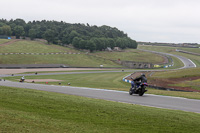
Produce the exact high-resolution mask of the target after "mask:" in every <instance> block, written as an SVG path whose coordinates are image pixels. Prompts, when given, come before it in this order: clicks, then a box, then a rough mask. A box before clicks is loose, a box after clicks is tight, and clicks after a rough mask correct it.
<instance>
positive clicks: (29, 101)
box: [0, 86, 200, 133]
mask: <svg viewBox="0 0 200 133" xmlns="http://www.w3.org/2000/svg"><path fill="white" fill-rule="evenodd" d="M0 97H1V99H0V132H12V133H15V132H16V133H17V132H68V133H72V132H73V133H74V132H77V133H79V132H80V133H83V132H87V133H93V132H96V133H102V132H104V133H110V132H118V133H119V132H123V133H125V132H126V133H128V132H143V133H151V132H152V133H155V132H185V133H188V132H192V133H198V132H199V130H200V127H199V124H200V121H199V119H200V114H197V113H190V112H183V111H175V110H168V109H158V108H152V107H144V106H139V105H132V104H125V103H117V102H110V101H104V100H98V99H91V98H84V97H78V96H72V95H64V94H58V93H51V92H43V91H36V90H27V89H20V88H11V87H2V86H0Z"/></svg>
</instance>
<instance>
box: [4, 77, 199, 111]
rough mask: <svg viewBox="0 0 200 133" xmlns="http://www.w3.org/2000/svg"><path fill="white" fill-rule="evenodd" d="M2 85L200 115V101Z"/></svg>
mask: <svg viewBox="0 0 200 133" xmlns="http://www.w3.org/2000/svg"><path fill="white" fill-rule="evenodd" d="M0 85H1V86H10V87H19V88H26V89H35V90H42V91H49V92H57V93H63V94H70V95H77V96H84V97H90V98H97V99H104V100H110V101H116V102H124V103H130V104H139V105H144V106H151V107H158V108H166V109H175V110H183V111H189V112H196V113H200V100H193V99H186V98H178V97H169V96H158V95H151V94H144V96H142V97H141V96H138V95H132V96H130V95H129V93H128V91H127V92H125V91H115V90H106V89H95V88H86V87H70V86H52V85H42V84H33V83H19V82H11V81H0Z"/></svg>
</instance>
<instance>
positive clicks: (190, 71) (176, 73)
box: [152, 68, 200, 78]
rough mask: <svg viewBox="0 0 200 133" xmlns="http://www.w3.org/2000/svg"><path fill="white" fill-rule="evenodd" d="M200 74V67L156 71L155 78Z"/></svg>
mask: <svg viewBox="0 0 200 133" xmlns="http://www.w3.org/2000/svg"><path fill="white" fill-rule="evenodd" d="M195 76H200V68H190V69H180V70H172V71H163V72H155V73H154V74H153V75H152V77H153V78H184V77H195Z"/></svg>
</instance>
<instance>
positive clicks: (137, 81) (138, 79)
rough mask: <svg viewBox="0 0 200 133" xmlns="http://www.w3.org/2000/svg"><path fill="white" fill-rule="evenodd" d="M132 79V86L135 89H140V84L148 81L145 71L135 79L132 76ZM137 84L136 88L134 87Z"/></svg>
mask: <svg viewBox="0 0 200 133" xmlns="http://www.w3.org/2000/svg"><path fill="white" fill-rule="evenodd" d="M131 79H132V80H133V81H132V82H131V87H132V88H133V89H138V88H139V87H140V84H141V83H147V78H146V76H145V74H144V73H142V74H141V76H140V77H138V78H135V79H133V78H131ZM135 84H136V85H137V86H136V88H134V87H135Z"/></svg>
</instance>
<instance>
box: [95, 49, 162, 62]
mask: <svg viewBox="0 0 200 133" xmlns="http://www.w3.org/2000/svg"><path fill="white" fill-rule="evenodd" d="M92 55H94V56H97V57H102V58H105V59H109V60H118V59H120V60H121V61H134V62H151V63H155V64H156V63H161V62H163V61H164V59H163V58H162V57H161V56H158V55H156V54H153V53H149V52H143V51H140V50H137V49H127V50H126V51H124V52H95V53H93V54H92ZM149 57H151V58H149Z"/></svg>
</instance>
